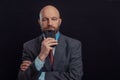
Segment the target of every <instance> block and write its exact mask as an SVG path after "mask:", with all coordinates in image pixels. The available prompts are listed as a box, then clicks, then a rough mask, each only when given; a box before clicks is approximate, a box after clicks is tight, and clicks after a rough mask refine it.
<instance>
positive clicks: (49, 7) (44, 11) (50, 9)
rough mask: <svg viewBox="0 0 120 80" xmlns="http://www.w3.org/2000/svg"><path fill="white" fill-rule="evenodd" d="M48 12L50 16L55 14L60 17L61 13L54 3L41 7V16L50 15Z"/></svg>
mask: <svg viewBox="0 0 120 80" xmlns="http://www.w3.org/2000/svg"><path fill="white" fill-rule="evenodd" d="M48 14H49V15H50V16H53V15H54V16H56V17H59V18H60V13H59V11H58V9H57V8H56V7H54V6H52V5H47V6H45V7H43V8H42V9H41V11H40V18H42V16H48Z"/></svg>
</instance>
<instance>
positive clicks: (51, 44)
mask: <svg viewBox="0 0 120 80" xmlns="http://www.w3.org/2000/svg"><path fill="white" fill-rule="evenodd" d="M48 45H49V46H56V45H58V43H49V44H48Z"/></svg>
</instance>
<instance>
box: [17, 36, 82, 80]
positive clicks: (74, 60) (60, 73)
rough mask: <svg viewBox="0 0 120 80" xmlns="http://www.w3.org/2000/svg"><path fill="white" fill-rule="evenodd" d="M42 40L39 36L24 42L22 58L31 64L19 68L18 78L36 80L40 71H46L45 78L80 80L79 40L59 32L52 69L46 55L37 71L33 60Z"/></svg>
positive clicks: (38, 51)
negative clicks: (25, 67) (42, 64)
mask: <svg viewBox="0 0 120 80" xmlns="http://www.w3.org/2000/svg"><path fill="white" fill-rule="evenodd" d="M42 40H43V39H42V36H40V37H37V38H35V39H32V40H30V41H28V42H26V43H25V44H24V46H23V56H22V60H30V61H31V62H32V64H31V65H30V67H29V68H28V69H27V70H26V71H21V70H19V73H18V80H38V77H39V76H40V74H41V72H46V74H45V80H81V79H82V75H83V68H82V56H81V42H80V41H78V40H75V39H72V38H70V37H67V36H65V35H62V34H60V38H59V40H58V43H59V44H58V45H57V46H56V49H55V54H54V64H53V69H52V70H51V66H50V60H49V58H48V57H47V58H46V60H45V64H44V67H43V68H42V69H41V70H40V71H37V70H36V68H35V62H34V60H35V58H36V57H37V56H38V54H39V53H40V49H41V47H40V46H41V42H42Z"/></svg>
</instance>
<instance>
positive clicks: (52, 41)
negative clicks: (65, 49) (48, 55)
mask: <svg viewBox="0 0 120 80" xmlns="http://www.w3.org/2000/svg"><path fill="white" fill-rule="evenodd" d="M46 43H48V44H49V43H57V40H54V39H51V40H49V41H47V42H46Z"/></svg>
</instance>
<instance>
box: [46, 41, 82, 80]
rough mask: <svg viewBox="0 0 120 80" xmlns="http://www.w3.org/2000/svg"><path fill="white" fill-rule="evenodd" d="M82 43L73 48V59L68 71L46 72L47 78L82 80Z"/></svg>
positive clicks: (50, 79) (48, 79) (52, 79)
mask: <svg viewBox="0 0 120 80" xmlns="http://www.w3.org/2000/svg"><path fill="white" fill-rule="evenodd" d="M82 75H83V71H82V56H81V43H80V42H79V43H77V44H76V45H74V46H73V47H72V48H71V59H70V65H69V71H68V72H57V71H52V72H46V75H45V80H82Z"/></svg>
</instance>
